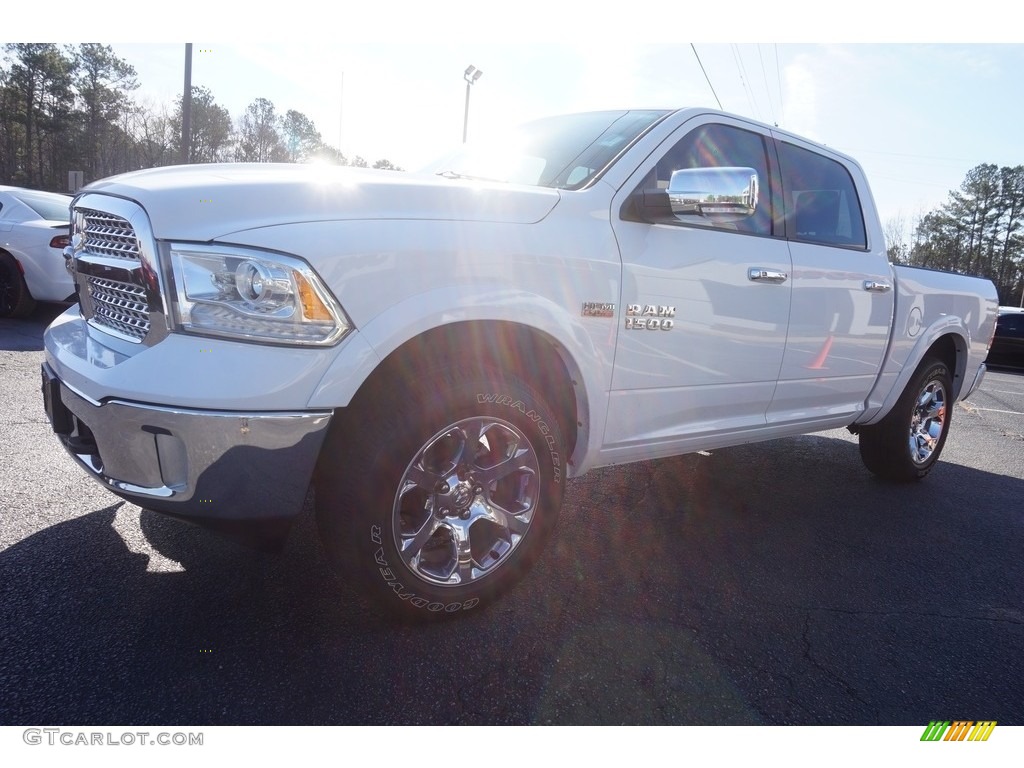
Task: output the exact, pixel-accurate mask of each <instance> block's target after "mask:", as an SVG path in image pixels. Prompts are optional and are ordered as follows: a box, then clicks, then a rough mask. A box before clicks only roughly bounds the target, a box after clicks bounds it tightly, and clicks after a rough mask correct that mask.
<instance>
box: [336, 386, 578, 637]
mask: <svg viewBox="0 0 1024 768" xmlns="http://www.w3.org/2000/svg"><path fill="white" fill-rule="evenodd" d="M421 382H422V383H421V385H420V386H419V387H418V391H415V392H411V393H410V392H409V391H407V390H403V389H402V388H399V387H396V388H395V391H394V393H393V395H392V396H384V397H379V396H375V397H371V396H369V395H367V396H366V397H364V398H362V399H361V400H360V401H358V402H356V403H354V404H353V406H350V407H349V408H347V409H345V411H344V412H343V413H340V414H339V417H338V418H337V421H336V423H335V424H334V425H332V430H331V433H330V435H329V436H328V438H327V440H326V442H325V445H324V449H323V451H322V453H321V460H320V463H319V466H318V470H317V485H316V498H317V521H318V525H319V528H320V534H321V539H322V541H323V544H324V549H325V551H326V552H327V555H328V557H329V559H330V560H331V562H332V564H333V565H334V566H335V568H336V569H337V570H338V571H340V572H341V573H342V574H343V577H346V578H347V579H348V580H350V581H352V582H353V583H354V584H355V585H356V586H357V588H358V589H359V590H360V591H361V592H363V593H364V594H366V595H367V596H368V597H369V598H370V599H371V601H372V602H373V603H374V604H375V605H376V606H378V607H380V608H382V609H384V611H385V612H388V613H390V614H393V615H398V616H400V617H402V618H406V619H416V618H430V617H436V616H444V615H449V614H454V613H461V612H464V611H466V610H469V609H472V608H474V607H477V606H480V605H483V604H485V603H487V602H489V601H490V600H492V599H494V598H495V597H497V596H498V595H500V594H501V593H502V592H504V591H506V590H507V589H508V588H510V587H511V586H512V584H514V583H515V582H516V581H517V580H518V579H519V578H520V577H521V576H522V575H523V574H524V573H525V572H526V571H527V569H528V568H529V567H530V566H531V565H532V564H533V562H534V561H535V560H536V559H537V557H538V556H539V555H540V552H541V550H542V549H543V547H544V545H545V544H546V542H547V540H548V539H549V538H550V536H551V533H552V531H553V530H554V527H555V522H556V519H557V516H558V511H559V507H560V506H561V501H562V486H563V483H564V476H565V458H564V455H563V447H562V446H563V443H562V436H561V433H560V431H559V425H558V419H557V418H556V414H555V412H554V411H553V410H552V409H551V407H550V406H549V405H548V404H547V402H546V401H545V400H544V398H543V397H542V396H541V395H540V394H539V393H538V392H537V391H535V390H534V389H533V388H532V387H531V386H530V385H528V384H527V383H526V382H523V381H521V380H520V379H518V378H517V377H516V376H514V375H511V374H507V373H496V372H491V371H486V370H474V371H462V372H458V371H455V372H448V371H445V372H435V373H434V374H433V375H430V376H424V377H423V378H422V379H421ZM369 401H373V402H369Z"/></svg>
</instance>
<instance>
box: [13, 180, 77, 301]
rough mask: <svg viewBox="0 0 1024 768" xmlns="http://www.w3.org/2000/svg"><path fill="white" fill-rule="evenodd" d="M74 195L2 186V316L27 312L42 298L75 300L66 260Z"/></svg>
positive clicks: (72, 282)
mask: <svg viewBox="0 0 1024 768" xmlns="http://www.w3.org/2000/svg"><path fill="white" fill-rule="evenodd" d="M70 204H71V197H70V196H68V195H60V194H56V193H54V192H39V191H37V190H33V189H21V188H20V187H4V186H0V317H24V316H25V315H27V314H29V313H30V312H31V311H32V310H33V309H34V308H35V305H36V302H37V301H59V302H69V301H74V300H75V284H74V281H73V280H72V278H71V275H70V274H69V273H68V271H67V269H66V268H65V266H64V255H63V250H64V247H65V246H66V245H68V244H69V242H70V239H69V235H68V228H69V226H70V220H71V214H70V210H69V206H70Z"/></svg>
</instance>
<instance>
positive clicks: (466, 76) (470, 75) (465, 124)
mask: <svg viewBox="0 0 1024 768" xmlns="http://www.w3.org/2000/svg"><path fill="white" fill-rule="evenodd" d="M482 74H483V71H482V70H479V69H477V68H476V67H474V66H473V65H472V64H470V65H469V66H468V67H466V71H465V72H464V73H463V75H462V79H463V80H465V81H466V111H465V113H464V114H463V117H462V143H463V144H465V143H466V135H467V133H468V131H469V89H470V87H471V86H472V85H473V83H475V82H476V81H477V80H479V79H480V75H482Z"/></svg>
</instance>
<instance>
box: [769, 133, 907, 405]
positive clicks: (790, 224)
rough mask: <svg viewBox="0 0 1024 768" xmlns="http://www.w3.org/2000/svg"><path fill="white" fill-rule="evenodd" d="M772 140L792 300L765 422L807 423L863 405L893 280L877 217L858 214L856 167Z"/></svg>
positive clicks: (888, 322) (887, 325) (864, 204)
mask: <svg viewBox="0 0 1024 768" xmlns="http://www.w3.org/2000/svg"><path fill="white" fill-rule="evenodd" d="M777 138H778V144H777V150H778V158H779V163H780V169H781V173H780V176H781V181H782V197H783V206H784V209H785V213H786V235H787V238H788V240H789V251H790V255H791V257H792V262H793V272H792V276H791V279H790V284H791V286H792V293H793V298H792V309H791V311H790V318H789V338H788V341H787V343H786V351H785V355H784V357H783V360H782V370H781V372H780V374H779V385H778V388H777V389H776V392H775V397H774V399H773V400H772V404H771V407H770V409H769V410H768V423H769V424H784V423H797V422H800V423H806V422H811V421H814V420H818V419H829V418H836V417H841V416H843V415H847V414H852V413H857V412H859V411H861V410H862V409H863V407H864V401H865V400H866V398H867V396H868V393H869V392H870V391H871V388H872V387H873V386H874V384H875V381H876V379H877V377H878V372H879V370H880V369H881V366H882V359H883V357H884V355H885V350H886V347H887V345H888V341H889V334H890V329H891V327H892V318H893V306H894V295H895V290H894V288H895V286H894V285H893V276H892V270H891V268H890V266H889V260H888V257H887V255H886V252H885V243H884V238H883V237H882V234H881V232H879V231H875V230H877V229H878V225H877V216H875V215H874V214H873V213H872V214H871V215H870V216H868V217H865V215H864V212H863V211H864V210H865V209H866V210H868V211H869V212H871V211H873V210H874V209H873V202H872V201H871V199H870V196H869V193H868V192H867V189H868V187H867V183H866V181H865V180H864V177H863V174H862V173H861V171H860V168H859V167H857V166H856V164H853V163H851V162H849V161H848V160H844V159H842V158H839V157H838V156H830V154H829V153H828V151H827V150H825V149H823V148H822V147H818V146H815V145H812V144H809V143H804V142H799V141H798V140H796V139H794V138H792V137H789V136H778V137H777ZM855 177H856V178H855ZM860 191H863V195H862V194H860V193H859V192H860ZM862 196H863V197H865V198H866V199H861V198H862Z"/></svg>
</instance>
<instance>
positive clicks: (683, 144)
mask: <svg viewBox="0 0 1024 768" xmlns="http://www.w3.org/2000/svg"><path fill="white" fill-rule="evenodd" d="M725 167H742V168H753V169H754V170H755V171H757V177H758V182H759V194H758V197H759V199H758V201H757V209H756V211H755V213H754V215H753V216H748V217H747V218H744V219H740V220H739V221H733V222H730V223H727V224H726V223H715V222H712V221H709V220H708V219H705V218H702V217H700V216H693V217H690V218H687V220H686V223H687V224H697V225H702V226H707V227H715V228H717V229H728V230H731V231H734V232H749V233H751V234H757V235H770V234H771V233H772V214H771V206H770V205H769V204H768V200H769V193H768V190H769V177H768V154H767V151H766V149H765V142H764V138H763V137H762V136H760V135H759V134H756V133H753V132H751V131H744V130H741V129H739V128H733V127H732V126H729V125H703V126H701V127H700V128H696V129H694V130H693V131H691V132H690V133H688V134H686V136H684V137H683V138H682V139H681V140H680V141H679V143H678V144H676V145H675V146H674V147H673V148H672V149H671V150H669V152H668V153H667V154H666V155H665V156H664V157H663V158H662V159H661V160H660V161H659V162H658V165H657V167H656V169H655V174H656V176H657V185H658V188H659V189H667V188H668V183H669V180H670V179H671V178H672V172H673V171H678V170H681V169H683V168H725Z"/></svg>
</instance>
